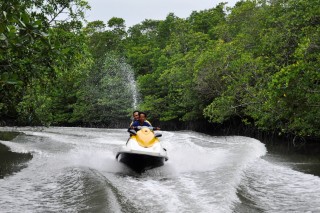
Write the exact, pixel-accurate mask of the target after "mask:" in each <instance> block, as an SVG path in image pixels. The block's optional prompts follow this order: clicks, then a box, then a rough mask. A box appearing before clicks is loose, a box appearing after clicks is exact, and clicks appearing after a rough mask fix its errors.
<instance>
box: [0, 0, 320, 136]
mask: <svg viewBox="0 0 320 213" xmlns="http://www.w3.org/2000/svg"><path fill="white" fill-rule="evenodd" d="M0 3H1V4H0V9H1V10H0V11H1V12H0V47H1V49H0V51H1V52H0V53H1V54H0V71H1V72H0V94H1V96H0V116H1V119H4V120H10V119H12V120H16V121H17V120H18V121H19V123H20V124H58V125H59V124H60V125H61V124H78V123H79V124H81V123H85V124H107V125H108V124H114V122H115V121H119V120H121V121H122V120H123V121H124V120H127V119H128V115H129V114H130V112H131V110H132V109H133V106H132V88H130V85H129V83H128V82H129V78H128V76H131V77H132V75H133V74H135V75H136V76H137V83H138V87H139V90H140V93H141V102H140V105H139V109H140V110H144V111H147V112H148V113H149V116H150V119H159V120H162V121H194V120H199V119H207V120H209V121H210V122H214V123H223V122H226V121H230V120H232V119H237V120H239V118H240V119H241V120H243V122H244V123H245V124H248V125H255V126H256V127H258V128H260V129H264V130H267V131H277V132H279V134H282V133H291V134H295V135H299V136H303V137H304V136H320V129H319V126H320V123H319V122H320V120H319V119H317V118H319V117H320V106H319V103H320V92H319V91H320V88H319V87H320V86H319V85H320V74H319V73H320V71H319V67H320V64H319V63H320V58H319V57H320V39H319V38H320V26H319V25H320V22H319V17H320V0H314V1H307V0H282V1H268V0H259V1H256V0H242V1H239V2H237V3H236V5H235V6H234V7H233V8H227V9H226V8H225V3H221V4H219V5H217V6H216V7H215V8H211V9H207V10H203V11H194V12H192V14H191V15H190V17H188V18H187V19H181V18H179V17H177V16H175V15H174V14H173V13H170V14H168V16H167V17H166V19H165V20H160V21H157V20H145V21H143V22H141V23H140V24H137V25H134V26H132V27H130V28H129V30H127V31H126V28H125V21H124V20H123V19H122V18H117V17H113V18H111V19H110V20H109V21H108V23H107V24H105V23H103V22H102V21H94V22H90V23H88V24H87V25H86V26H85V27H83V26H82V22H81V20H82V18H83V15H84V10H85V9H87V8H88V7H89V6H88V5H87V2H86V1H82V0H73V1H69V0H68V1H57V0H49V1H44V0H37V1H34V0H26V1H17V0H13V1H1V0H0ZM61 12H68V14H69V17H70V18H71V20H69V21H67V20H60V21H58V17H59V14H60V13H61ZM129 64H130V65H129ZM131 66H132V68H131Z"/></svg>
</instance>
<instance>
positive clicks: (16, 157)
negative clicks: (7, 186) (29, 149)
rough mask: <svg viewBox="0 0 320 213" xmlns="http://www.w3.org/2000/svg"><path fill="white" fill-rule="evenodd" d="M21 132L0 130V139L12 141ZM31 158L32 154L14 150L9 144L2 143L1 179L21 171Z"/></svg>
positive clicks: (0, 145) (0, 155) (0, 151)
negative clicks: (11, 149)
mask: <svg viewBox="0 0 320 213" xmlns="http://www.w3.org/2000/svg"><path fill="white" fill-rule="evenodd" d="M19 134H21V133H19V132H2V131H0V140H1V141H11V140H13V139H14V138H15V137H17V136H18V135H19ZM31 159H32V154H30V153H16V152H12V151H10V149H9V148H8V147H7V146H5V145H3V144H2V143H0V179H2V178H4V177H5V176H8V175H12V174H14V173H16V172H19V171H20V170H21V169H23V168H25V167H26V163H27V162H28V161H29V160H31Z"/></svg>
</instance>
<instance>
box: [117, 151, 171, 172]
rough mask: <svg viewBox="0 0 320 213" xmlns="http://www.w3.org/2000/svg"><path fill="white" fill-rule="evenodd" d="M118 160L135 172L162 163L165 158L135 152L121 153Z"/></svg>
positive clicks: (155, 166) (158, 165)
mask: <svg viewBox="0 0 320 213" xmlns="http://www.w3.org/2000/svg"><path fill="white" fill-rule="evenodd" d="M119 155H120V156H119V161H120V162H121V163H124V164H125V165H127V166H128V167H129V168H130V169H132V170H134V171H136V172H139V173H141V172H144V171H146V170H149V169H153V168H157V167H160V166H163V165H164V161H165V158H164V157H158V156H151V155H143V154H137V153H121V154H119Z"/></svg>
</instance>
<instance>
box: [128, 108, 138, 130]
mask: <svg viewBox="0 0 320 213" xmlns="http://www.w3.org/2000/svg"><path fill="white" fill-rule="evenodd" d="M132 117H133V120H132V122H131V124H130V127H131V126H132V124H133V122H135V121H138V120H139V111H137V110H136V111H134V112H133V113H132Z"/></svg>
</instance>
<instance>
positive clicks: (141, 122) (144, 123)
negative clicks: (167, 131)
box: [131, 112, 160, 130]
mask: <svg viewBox="0 0 320 213" xmlns="http://www.w3.org/2000/svg"><path fill="white" fill-rule="evenodd" d="M146 119H147V114H146V113H144V112H139V120H138V121H135V122H133V124H132V125H131V128H132V129H137V127H138V126H148V127H152V125H151V124H150V122H148V121H146ZM153 130H160V128H159V127H153Z"/></svg>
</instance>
